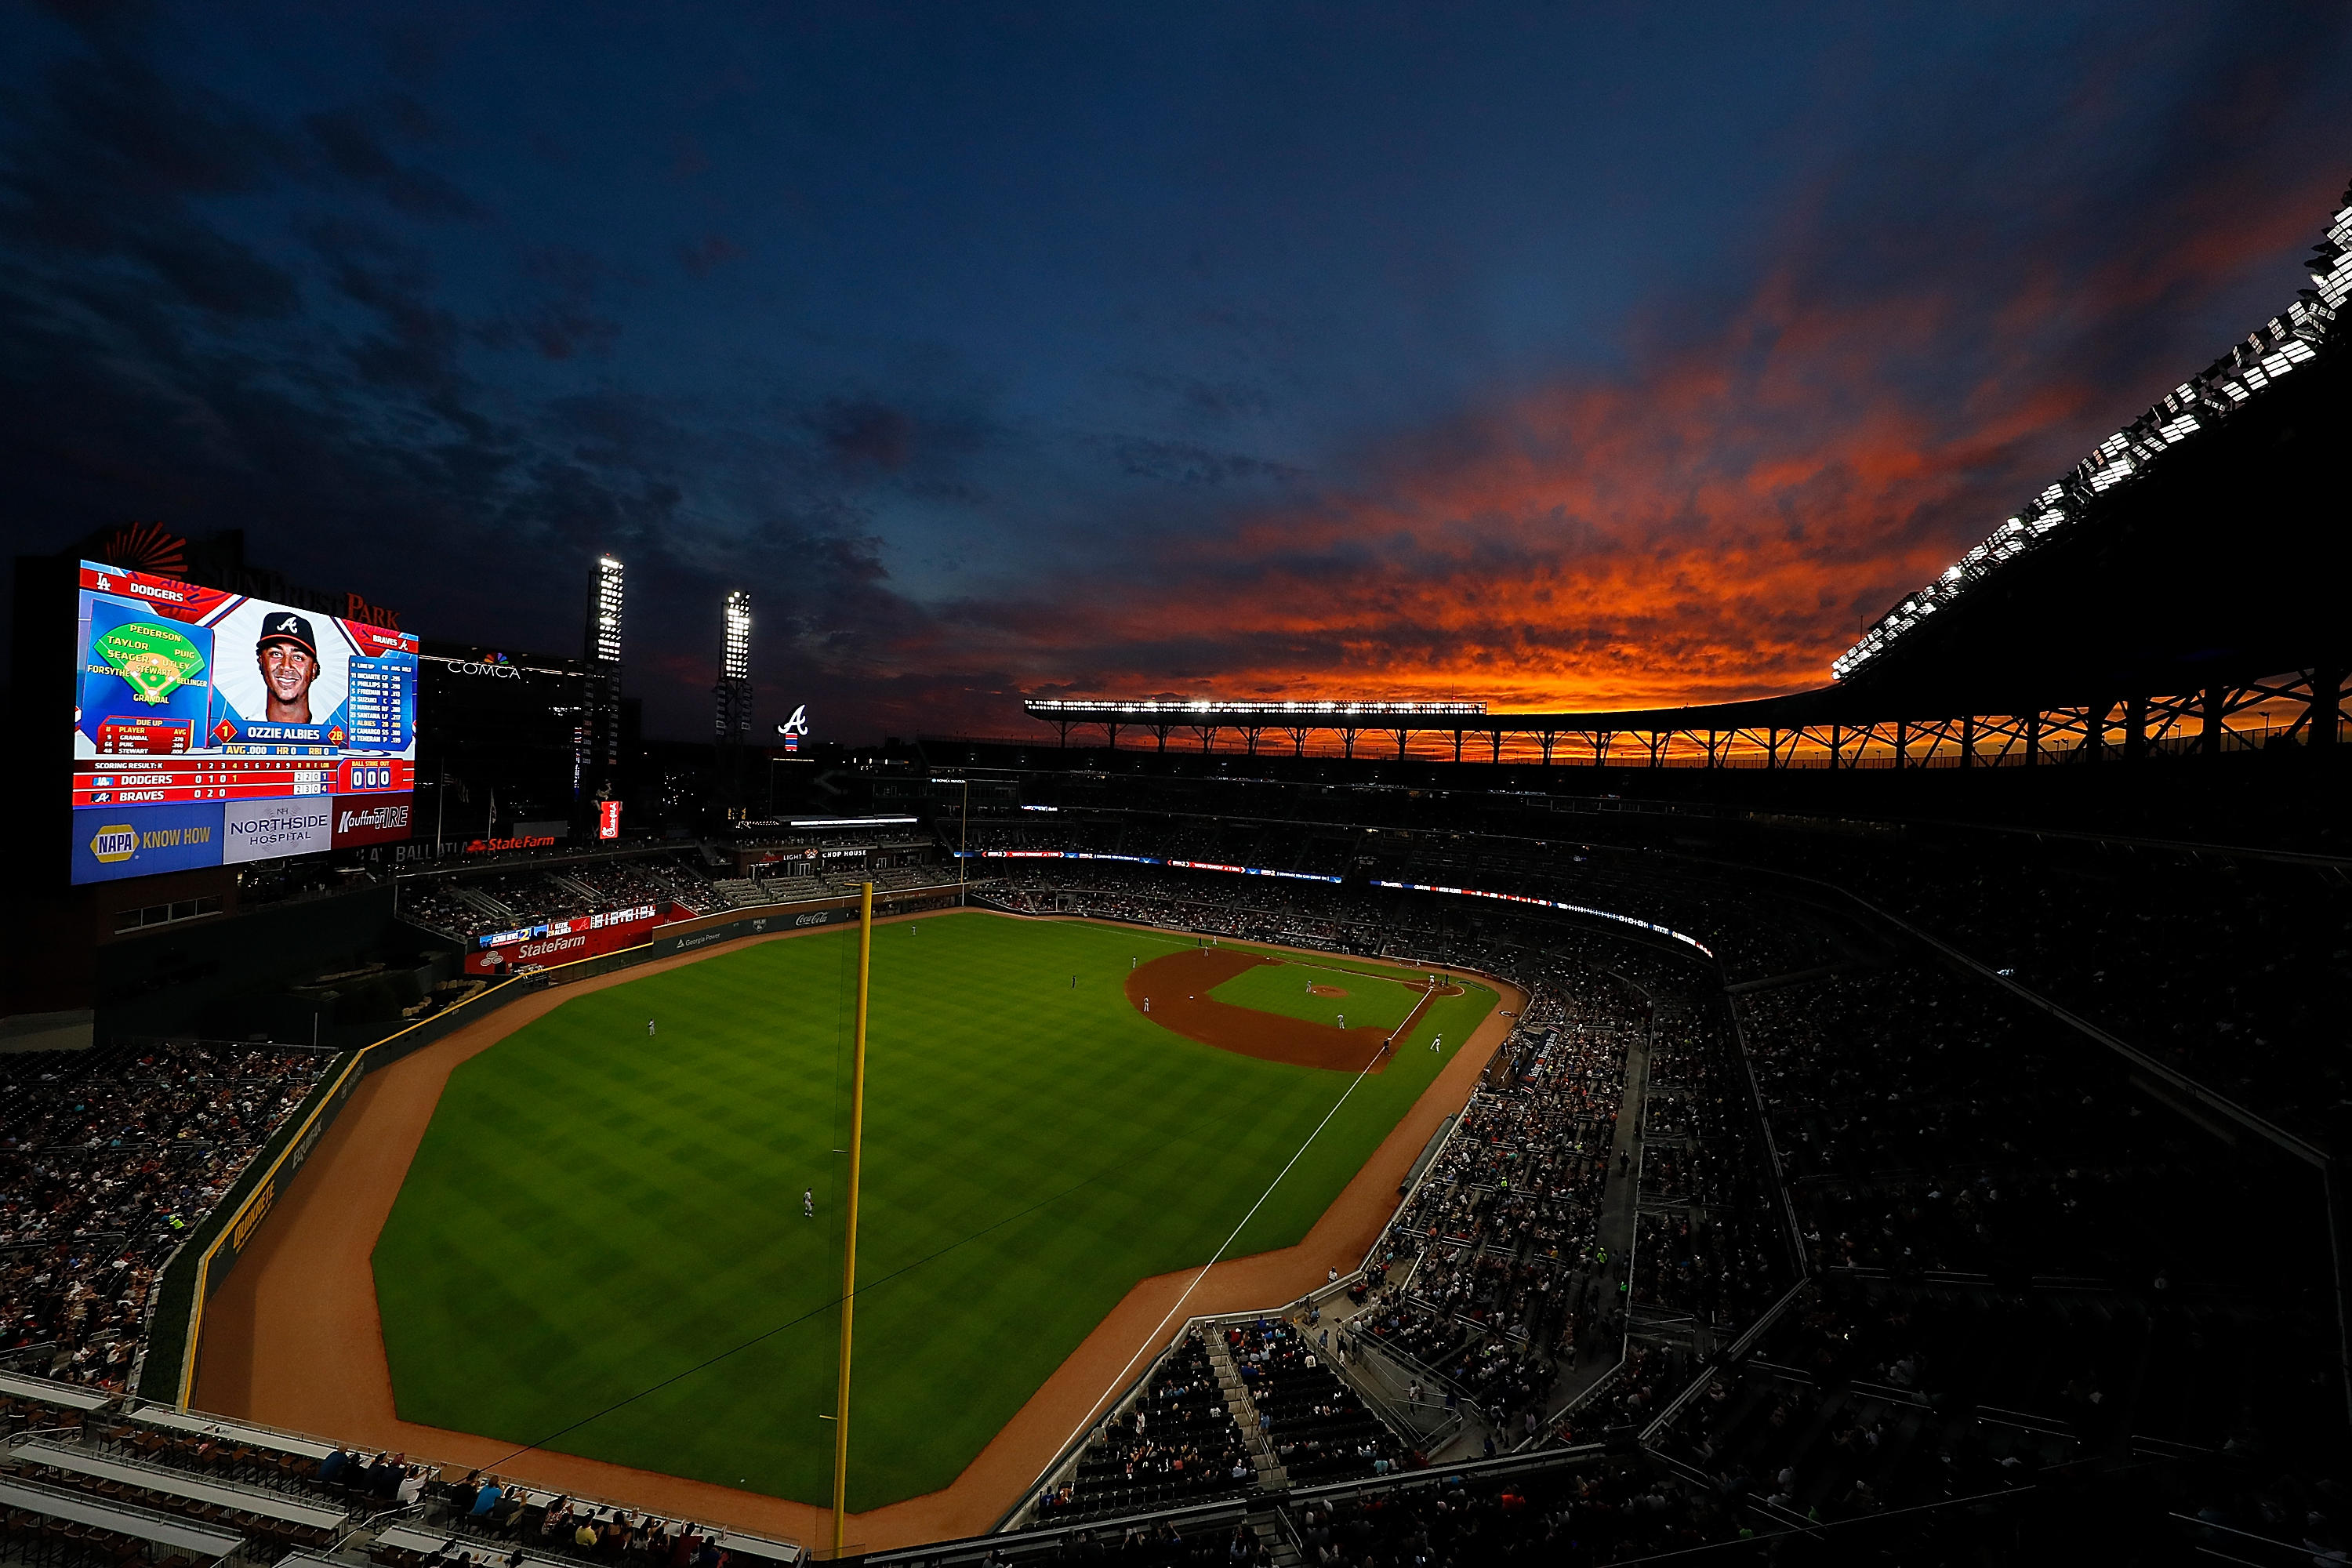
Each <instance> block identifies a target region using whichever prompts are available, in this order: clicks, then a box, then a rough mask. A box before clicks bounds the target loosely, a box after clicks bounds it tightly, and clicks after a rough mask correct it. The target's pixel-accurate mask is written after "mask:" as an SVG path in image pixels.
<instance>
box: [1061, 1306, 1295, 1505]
mask: <svg viewBox="0 0 2352 1568" xmlns="http://www.w3.org/2000/svg"><path fill="white" fill-rule="evenodd" d="M1256 1485H1257V1469H1256V1467H1255V1465H1254V1464H1252V1463H1251V1461H1250V1457H1249V1453H1248V1449H1247V1445H1246V1444H1245V1442H1244V1438H1243V1436H1242V1430H1241V1426H1240V1424H1239V1423H1237V1422H1236V1421H1235V1420H1234V1413H1233V1410H1232V1408H1231V1407H1230V1406H1229V1405H1227V1404H1226V1403H1225V1396H1224V1394H1223V1390H1222V1388H1221V1387H1220V1386H1219V1384H1218V1382H1217V1378H1216V1373H1214V1372H1213V1370H1212V1369H1211V1367H1210V1364H1209V1352H1208V1349H1207V1347H1206V1345H1204V1344H1203V1343H1202V1340H1201V1338H1200V1336H1199V1333H1198V1332H1197V1331H1195V1332H1194V1333H1193V1335H1192V1337H1191V1338H1189V1339H1188V1340H1187V1341H1186V1342H1184V1344H1183V1345H1182V1346H1181V1347H1180V1348H1179V1349H1178V1350H1177V1351H1176V1352H1174V1353H1173V1354H1171V1355H1170V1356H1168V1357H1167V1358H1165V1359H1164V1360H1163V1361H1162V1362H1161V1363H1160V1366H1159V1367H1158V1368H1156V1369H1155V1370H1154V1371H1153V1373H1152V1374H1151V1377H1150V1381H1149V1383H1148V1384H1146V1385H1145V1388H1144V1391H1143V1394H1142V1396H1141V1397H1140V1398H1139V1400H1137V1401H1136V1404H1135V1406H1134V1408H1133V1409H1131V1410H1128V1411H1125V1412H1123V1413H1121V1414H1119V1415H1116V1416H1114V1417H1113V1418H1111V1419H1110V1420H1108V1421H1106V1422H1104V1423H1103V1424H1102V1425H1101V1426H1099V1427H1097V1429H1096V1431H1095V1433H1094V1434H1093V1436H1091V1437H1090V1438H1089V1439H1088V1442H1087V1449H1086V1452H1085V1454H1084V1455H1083V1457H1082V1458H1080V1459H1079V1462H1078V1465H1077V1468H1076V1472H1075V1473H1074V1474H1073V1475H1072V1477H1071V1479H1069V1481H1067V1482H1066V1483H1065V1484H1064V1485H1062V1486H1060V1487H1057V1488H1055V1489H1051V1490H1048V1491H1046V1492H1044V1493H1042V1494H1040V1496H1039V1497H1038V1499H1037V1518H1038V1520H1039V1521H1040V1522H1044V1523H1060V1522H1071V1521H1081V1520H1087V1519H1100V1518H1104V1517H1106V1516H1108V1515H1110V1514H1115V1513H1141V1512H1147V1511H1149V1510H1152V1509H1162V1508H1176V1507H1181V1506H1183V1505H1185V1504H1187V1503H1193V1502H1203V1501H1208V1500H1212V1499H1215V1498H1219V1497H1230V1496H1233V1495H1235V1494H1237V1493H1240V1492H1244V1491H1248V1490H1250V1489H1254V1488H1255V1486H1256Z"/></svg>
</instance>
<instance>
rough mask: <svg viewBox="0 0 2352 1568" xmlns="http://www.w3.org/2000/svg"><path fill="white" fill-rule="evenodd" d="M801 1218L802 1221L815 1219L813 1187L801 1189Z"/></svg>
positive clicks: (814, 1193)
mask: <svg viewBox="0 0 2352 1568" xmlns="http://www.w3.org/2000/svg"><path fill="white" fill-rule="evenodd" d="M801 1217H803V1219H814V1218H816V1189H815V1188H814V1187H803V1188H802V1189H801Z"/></svg>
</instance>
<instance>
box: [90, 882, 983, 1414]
mask: <svg viewBox="0 0 2352 1568" xmlns="http://www.w3.org/2000/svg"><path fill="white" fill-rule="evenodd" d="M954 897H955V889H954V888H953V887H952V886H951V885H943V886H940V887H936V888H916V889H894V890H893V891H892V892H891V894H890V895H889V897H888V898H887V900H883V899H877V900H876V901H875V905H874V912H875V914H876V915H877V916H881V915H896V914H908V913H914V912H917V911H919V910H929V909H936V908H938V907H939V906H940V905H941V904H943V903H946V902H948V901H950V900H952V899H953V898H954ZM856 918H857V901H856V900H855V899H854V898H847V899H835V900H821V901H820V902H818V903H816V904H814V905H808V906H790V905H786V906H771V907H770V908H768V909H765V910H760V911H758V912H756V913H755V912H753V911H751V910H723V911H721V912H719V913H718V914H712V915H705V916H702V917H700V918H698V919H695V920H690V921H677V922H674V923H672V924H670V925H667V926H662V927H658V928H656V932H657V934H656V935H655V936H654V937H653V939H652V940H651V941H649V942H641V943H639V944H638V945H637V946H635V947H632V948H627V949H625V950H623V951H621V952H607V953H601V954H599V955H597V956H595V957H593V958H583V959H579V960H576V961H574V962H572V963H564V964H557V965H552V966H551V967H548V968H545V969H539V970H534V971H531V972H530V973H522V974H515V975H510V976H509V977H508V978H506V979H503V980H500V981H498V982H496V983H495V984H490V985H488V986H485V987H484V988H483V989H482V990H480V991H478V992H476V993H475V994H473V995H471V996H468V997H467V998H466V999H465V1000H464V1001H462V1002H459V1003H457V1005H454V1006H451V1007H448V1008H446V1009H444V1010H443V1011H441V1012H439V1013H436V1014H435V1015H434V1016H431V1017H429V1018H425V1019H423V1020H421V1021H419V1022H417V1023H415V1024H410V1025H408V1026H405V1027H403V1028H400V1029H397V1030H395V1031H394V1032H393V1033H391V1034H389V1035H386V1036H385V1037H383V1038H382V1039H380V1040H376V1041H374V1042H373V1043H371V1044H369V1045H366V1046H362V1047H360V1048H359V1049H357V1050H353V1051H347V1052H345V1053H343V1054H341V1056H338V1057H337V1058H335V1060H334V1063H333V1065H332V1066H331V1068H329V1070H328V1071H327V1073H326V1074H325V1075H324V1076H323V1077H322V1078H320V1080H319V1082H318V1084H317V1085H316V1086H315V1087H313V1088H312V1089H311V1090H310V1094H308V1095H307V1096H305V1097H304V1099H303V1100H302V1103H301V1104H300V1105H299V1106H298V1107H297V1108H296V1109H295V1112H294V1114H293V1115H292V1116H290V1117H289V1118H288V1119H287V1121H286V1124H285V1125H284V1126H282V1127H280V1128H279V1129H278V1131H277V1132H275V1133H273V1134H272V1135H271V1136H270V1138H269V1141H268V1142H267V1143H265V1144H263V1145H262V1147H261V1152H259V1153H257V1154H256V1155H255V1156H254V1158H253V1161H252V1163H249V1164H248V1165H247V1166H246V1168H245V1172H244V1173H243V1174H242V1175H240V1176H239V1177H238V1178H237V1180H236V1183H235V1184H232V1185H231V1186H230V1188H229V1190H228V1192H227V1194H226V1195H224V1196H223V1197H222V1199H221V1201H220V1202H219V1203H218V1204H217V1205H214V1208H213V1211H212V1213H211V1214H209V1215H205V1217H204V1218H203V1219H202V1220H199V1221H198V1222H197V1223H196V1224H195V1225H194V1226H193V1227H192V1228H191V1229H190V1230H189V1232H188V1235H187V1237H186V1239H185V1240H184V1241H183V1242H181V1244H180V1247H179V1248H178V1250H176V1251H175V1252H173V1255H172V1257H171V1259H170V1260H169V1261H168V1262H166V1263H165V1264H164V1266H163V1272H162V1273H161V1274H160V1275H158V1276H157V1279H156V1286H155V1291H154V1295H153V1297H152V1301H153V1308H152V1312H151V1314H150V1316H149V1319H148V1331H147V1345H146V1348H145V1350H144V1351H143V1352H141V1358H140V1363H139V1370H138V1373H137V1374H136V1375H135V1376H134V1377H133V1378H132V1380H131V1393H132V1394H136V1395H137V1396H138V1397H140V1398H142V1399H145V1400H149V1401H152V1402H154V1403H157V1404H166V1405H175V1406H177V1407H178V1408H180V1409H182V1410H184V1409H186V1408H187V1407H188V1399H189V1395H190V1394H191V1393H192V1392H193V1391H194V1388H195V1385H196V1356H197V1352H198V1351H199V1350H200V1348H201V1344H202V1339H203V1332H204V1311H205V1302H206V1301H208V1300H211V1298H212V1296H213V1293H214V1292H215V1291H216V1290H218V1289H220V1288H221V1285H222V1283H223V1281H225V1280H226V1279H227V1278H228V1275H229V1271H230V1270H231V1269H233V1268H236V1261H237V1259H238V1258H240V1257H242V1256H243V1255H244V1252H245V1249H246V1248H247V1247H248V1246H250V1245H251V1244H252V1241H253V1238H254V1237H255V1236H256V1235H257V1234H258V1233H259V1231H260V1228H261V1223H262V1221H263V1220H265V1219H266V1218H268V1215H269V1210H270V1208H271V1206H272V1205H274V1204H275V1203H276V1202H277V1198H278V1193H279V1192H280V1191H281V1190H282V1189H283V1188H284V1187H285V1185H286V1184H288V1183H289V1182H291V1181H292V1180H293V1179H294V1177H295V1175H296V1174H297V1173H299V1171H300V1170H301V1169H302V1166H303V1163H305V1162H306V1161H308V1160H309V1159H310V1153H311V1152H312V1151H313V1150H314V1149H316V1148H317V1147H318V1145H319V1140H320V1139H321V1138H322V1137H324V1136H325V1135H326V1133H327V1131H328V1129H329V1128H331V1127H332V1126H333V1125H334V1124H335V1118H336V1117H337V1116H338V1115H340V1114H341V1110H342V1108H343V1105H344V1103H345V1102H346V1101H348V1100H350V1098H351V1095H352V1090H353V1089H357V1088H358V1087H359V1085H360V1082H361V1080H362V1079H364V1078H365V1077H366V1076H367V1075H368V1074H369V1073H372V1072H374V1071H376V1070H377V1069H379V1068H386V1067H390V1066H391V1065H392V1064H393V1063H394V1062H396V1061H399V1060H400V1059H401V1058H404V1057H406V1056H408V1055H409V1054H410V1053H412V1052H415V1051H418V1050H421V1049H423V1048H424V1047H426V1046H429V1045H432V1044H433V1043H434V1042H436V1041H437V1040H440V1039H443V1038H445V1037H447V1036H449V1035H451V1034H453V1033H455V1032H456V1031H457V1030H458V1029H461V1028H464V1027H465V1026H467V1025H469V1024H473V1023H477V1022H478V1021H479V1020H481V1019H482V1018H485V1017H488V1016H489V1015H490V1014H492V1013H495V1012H497V1011H498V1010H499V1008H501V1007H504V1006H505V1005H507V1004H508V1003H509V1002H513V1001H516V1000H519V999H520V998H521V997H524V996H528V995H530V994H534V993H536V992H540V991H543V990H546V989H547V988H548V987H550V986H553V985H563V984H570V983H572V982H573V981H577V980H587V979H593V977H595V976H597V975H601V974H610V973H614V971H616V970H621V969H628V968H634V967H635V965H637V964H640V963H650V962H652V961H653V960H656V959H662V958H674V957H676V956H677V955H678V954H679V953H682V952H695V951H696V950H698V949H700V948H706V947H716V946H718V945H719V943H721V942H735V941H738V940H740V939H741V938H744V937H755V936H781V935H783V934H785V933H787V932H790V931H810V930H814V929H816V928H817V927H820V926H828V925H840V924H844V923H846V922H848V921H855V920H856Z"/></svg>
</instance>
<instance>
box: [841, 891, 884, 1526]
mask: <svg viewBox="0 0 2352 1568" xmlns="http://www.w3.org/2000/svg"><path fill="white" fill-rule="evenodd" d="M873 964H874V884H873V883H871V882H867V883H866V884H864V886H863V887H862V889H860V891H859V894H858V900H857V1037H856V1047H855V1051H854V1054H853V1055H852V1057H851V1058H850V1068H849V1212H848V1216H847V1228H846V1230H845V1231H844V1232H843V1240H842V1247H841V1387H840V1392H839V1393H838V1394H837V1395H836V1396H835V1401H834V1410H833V1554H834V1556H835V1557H836V1558H838V1557H839V1556H840V1555H841V1552H842V1544H843V1542H842V1535H843V1532H844V1531H845V1530H846V1529H847V1528H848V1524H849V1514H848V1497H849V1327H850V1320H851V1315H852V1314H853V1313H854V1311H855V1310H856V1306H857V1176H858V1165H859V1163H860V1161H861V1159H862V1158H863V1156H864V1154H865V1144H866V976H867V974H868V973H870V972H871V970H872V968H873Z"/></svg>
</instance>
